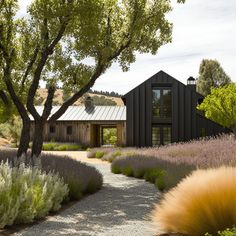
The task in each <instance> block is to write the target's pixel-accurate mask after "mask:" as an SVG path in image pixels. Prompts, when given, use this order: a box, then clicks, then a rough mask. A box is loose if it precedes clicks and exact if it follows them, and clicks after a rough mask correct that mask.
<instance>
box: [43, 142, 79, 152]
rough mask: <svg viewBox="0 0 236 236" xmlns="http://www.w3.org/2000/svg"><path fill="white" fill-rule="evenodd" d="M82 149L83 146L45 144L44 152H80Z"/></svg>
mask: <svg viewBox="0 0 236 236" xmlns="http://www.w3.org/2000/svg"><path fill="white" fill-rule="evenodd" d="M81 149H82V147H81V145H77V144H61V143H54V142H50V143H44V144H43V150H44V151H80V150H81Z"/></svg>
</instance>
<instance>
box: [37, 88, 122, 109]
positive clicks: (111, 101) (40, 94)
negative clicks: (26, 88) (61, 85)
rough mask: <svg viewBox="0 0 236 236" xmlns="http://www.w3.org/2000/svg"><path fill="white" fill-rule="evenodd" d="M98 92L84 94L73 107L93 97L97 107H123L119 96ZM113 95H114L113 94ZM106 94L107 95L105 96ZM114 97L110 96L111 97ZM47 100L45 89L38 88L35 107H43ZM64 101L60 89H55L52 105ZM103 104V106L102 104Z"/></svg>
mask: <svg viewBox="0 0 236 236" xmlns="http://www.w3.org/2000/svg"><path fill="white" fill-rule="evenodd" d="M96 92H98V91H90V92H89V93H87V94H85V95H84V96H83V97H82V98H80V99H79V100H78V101H76V102H75V103H74V105H77V106H79V105H83V103H84V102H83V100H84V98H85V97H86V96H90V97H94V100H95V101H94V102H95V104H99V105H117V106H123V105H124V103H123V101H122V99H121V95H119V94H117V93H114V92H101V91H100V92H98V93H96ZM113 93H114V94H113ZM105 94H107V95H105ZM112 94H113V95H114V97H113V96H111V95H112ZM98 97H100V98H98ZM46 98H47V89H45V88H40V89H38V90H37V97H36V105H43V104H44V102H45V100H46ZM64 99H66V96H64V95H63V90H62V89H57V91H56V92H55V98H54V100H53V105H61V104H62V103H63V101H64ZM103 103H104V104H103Z"/></svg>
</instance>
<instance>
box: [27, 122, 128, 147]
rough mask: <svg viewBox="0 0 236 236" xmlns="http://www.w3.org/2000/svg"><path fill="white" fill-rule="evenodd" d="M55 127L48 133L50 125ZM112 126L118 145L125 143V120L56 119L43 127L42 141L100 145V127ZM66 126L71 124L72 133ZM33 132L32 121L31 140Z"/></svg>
mask: <svg viewBox="0 0 236 236" xmlns="http://www.w3.org/2000/svg"><path fill="white" fill-rule="evenodd" d="M51 125H52V126H54V127H55V133H50V126H51ZM102 125H105V126H114V127H116V128H117V138H118V145H119V146H121V145H125V143H126V137H125V136H126V130H125V121H116V122H112V121H111V122H109V121H104V122H81V121H56V122H55V123H50V124H49V123H47V124H46V125H45V128H44V141H46V142H50V141H52V140H53V141H55V142H67V143H80V144H85V145H88V146H91V147H95V146H100V145H101V139H100V127H101V126H102ZM67 126H72V134H71V135H68V134H67ZM33 134H34V126H33V122H32V127H31V140H32V138H33Z"/></svg>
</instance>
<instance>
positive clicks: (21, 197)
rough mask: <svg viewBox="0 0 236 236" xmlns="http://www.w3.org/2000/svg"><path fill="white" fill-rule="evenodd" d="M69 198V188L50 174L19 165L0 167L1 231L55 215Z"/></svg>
mask: <svg viewBox="0 0 236 236" xmlns="http://www.w3.org/2000/svg"><path fill="white" fill-rule="evenodd" d="M67 195H68V186H67V185H66V184H64V181H63V179H62V178H60V177H59V176H58V175H56V174H53V173H51V172H49V173H45V172H43V171H42V170H40V169H38V168H37V167H29V166H28V167H27V166H25V164H23V163H21V164H19V165H18V166H15V167H14V166H11V165H10V164H9V162H5V163H3V162H1V164H0V228H4V227H5V226H6V225H12V224H14V223H29V222H32V221H33V220H34V219H39V218H42V217H44V216H46V215H47V214H48V213H49V212H54V211H57V210H58V209H59V208H60V206H61V202H62V201H63V199H64V198H66V196H67Z"/></svg>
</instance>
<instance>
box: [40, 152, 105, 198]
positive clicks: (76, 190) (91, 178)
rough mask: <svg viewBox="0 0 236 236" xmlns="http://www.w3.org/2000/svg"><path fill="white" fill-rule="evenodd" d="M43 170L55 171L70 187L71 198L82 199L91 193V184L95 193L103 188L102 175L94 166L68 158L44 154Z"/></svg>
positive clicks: (42, 158)
mask: <svg viewBox="0 0 236 236" xmlns="http://www.w3.org/2000/svg"><path fill="white" fill-rule="evenodd" d="M41 160H42V168H43V170H45V171H46V172H49V171H50V170H54V171H55V172H56V173H58V174H59V175H60V176H61V177H62V178H63V179H64V181H65V183H67V184H68V186H69V197H70V199H73V200H78V199H80V198H81V197H82V196H83V195H84V194H86V193H88V192H91V190H90V189H91V182H92V183H93V188H94V191H92V192H95V191H97V190H99V189H100V188H101V187H102V183H103V178H102V175H101V174H100V173H99V172H98V171H97V170H96V168H94V167H92V166H88V165H86V164H84V163H81V162H79V161H77V160H74V159H72V158H70V157H67V156H58V155H51V154H42V156H41Z"/></svg>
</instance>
